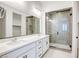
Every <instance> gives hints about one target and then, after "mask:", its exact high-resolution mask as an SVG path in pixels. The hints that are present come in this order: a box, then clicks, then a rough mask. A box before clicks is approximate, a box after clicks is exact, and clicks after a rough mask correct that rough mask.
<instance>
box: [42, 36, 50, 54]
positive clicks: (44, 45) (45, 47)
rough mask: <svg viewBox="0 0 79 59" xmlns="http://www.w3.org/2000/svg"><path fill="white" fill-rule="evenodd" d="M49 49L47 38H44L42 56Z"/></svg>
mask: <svg viewBox="0 0 79 59" xmlns="http://www.w3.org/2000/svg"><path fill="white" fill-rule="evenodd" d="M48 48H49V38H48V37H46V38H44V39H43V54H44V53H45V52H46V51H47V49H48Z"/></svg>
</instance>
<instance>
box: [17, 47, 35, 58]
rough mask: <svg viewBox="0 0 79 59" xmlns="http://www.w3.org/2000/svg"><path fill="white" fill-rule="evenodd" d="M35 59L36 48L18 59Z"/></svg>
mask: <svg viewBox="0 0 79 59" xmlns="http://www.w3.org/2000/svg"><path fill="white" fill-rule="evenodd" d="M35 57H36V51H35V48H32V49H31V50H29V51H28V52H25V53H23V54H21V55H20V56H19V57H18V58H35Z"/></svg>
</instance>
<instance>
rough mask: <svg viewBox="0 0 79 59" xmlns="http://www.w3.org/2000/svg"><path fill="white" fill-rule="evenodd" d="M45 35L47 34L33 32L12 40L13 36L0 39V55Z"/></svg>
mask: <svg viewBox="0 0 79 59" xmlns="http://www.w3.org/2000/svg"><path fill="white" fill-rule="evenodd" d="M46 36H48V35H42V34H33V35H28V36H20V37H16V39H17V40H14V39H15V38H9V39H3V40H0V56H2V55H4V54H6V53H8V52H11V51H13V50H15V49H18V48H20V47H22V46H24V45H28V44H31V43H33V42H35V41H37V40H39V39H42V38H44V37H46Z"/></svg>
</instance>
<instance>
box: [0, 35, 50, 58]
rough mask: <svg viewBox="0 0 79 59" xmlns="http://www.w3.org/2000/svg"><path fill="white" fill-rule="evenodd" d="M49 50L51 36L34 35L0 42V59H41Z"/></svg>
mask: <svg viewBox="0 0 79 59" xmlns="http://www.w3.org/2000/svg"><path fill="white" fill-rule="evenodd" d="M48 48H49V36H48V35H42V34H33V35H28V36H20V37H14V38H9V39H3V40H0V58H41V57H42V56H43V55H44V54H45V52H46V51H47V50H48Z"/></svg>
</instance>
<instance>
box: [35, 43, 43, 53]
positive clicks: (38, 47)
mask: <svg viewBox="0 0 79 59" xmlns="http://www.w3.org/2000/svg"><path fill="white" fill-rule="evenodd" d="M36 49H37V53H39V52H41V51H42V44H41V45H38V46H37V47H36Z"/></svg>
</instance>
